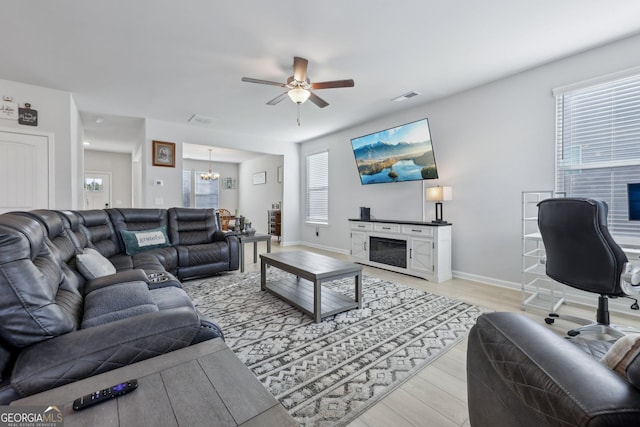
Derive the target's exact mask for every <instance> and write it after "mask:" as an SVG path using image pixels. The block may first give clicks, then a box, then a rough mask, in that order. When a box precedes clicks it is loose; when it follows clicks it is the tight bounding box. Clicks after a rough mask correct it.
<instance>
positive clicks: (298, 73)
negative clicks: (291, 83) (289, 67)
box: [293, 56, 309, 82]
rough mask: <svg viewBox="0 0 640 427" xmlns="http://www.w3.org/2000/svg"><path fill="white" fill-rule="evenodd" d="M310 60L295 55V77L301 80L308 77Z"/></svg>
mask: <svg viewBox="0 0 640 427" xmlns="http://www.w3.org/2000/svg"><path fill="white" fill-rule="evenodd" d="M308 64H309V61H307V60H306V59H304V58H300V57H299V56H294V57H293V78H294V79H296V80H297V81H299V82H303V81H305V80H306V79H307V65H308Z"/></svg>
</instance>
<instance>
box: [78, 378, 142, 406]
mask: <svg viewBox="0 0 640 427" xmlns="http://www.w3.org/2000/svg"><path fill="white" fill-rule="evenodd" d="M136 388H138V380H129V381H127V382H124V383H120V384H116V385H114V386H111V387H109V388H105V389H104V390H98V391H95V392H93V393H91V394H87V395H86V396H82V397H79V398H77V399H76V400H74V401H73V409H74V410H75V411H80V410H82V409H85V408H88V407H89V406H93V405H96V404H98V403H101V402H104V401H107V400H109V399H113V398H116V397H118V396H122V395H123V394H125V393H129V392H130V391H133V390H135V389H136Z"/></svg>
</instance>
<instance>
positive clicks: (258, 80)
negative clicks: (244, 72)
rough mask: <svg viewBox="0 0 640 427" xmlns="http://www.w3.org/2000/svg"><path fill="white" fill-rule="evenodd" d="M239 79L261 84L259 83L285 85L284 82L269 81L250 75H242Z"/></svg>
mask: <svg viewBox="0 0 640 427" xmlns="http://www.w3.org/2000/svg"><path fill="white" fill-rule="evenodd" d="M241 80H242V81H243V82H248V83H258V84H261V85H272V86H280V87H286V85H285V84H284V83H278V82H271V81H269V80H260V79H252V78H250V77H243V78H242V79H241Z"/></svg>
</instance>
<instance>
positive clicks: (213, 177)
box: [200, 148, 220, 181]
mask: <svg viewBox="0 0 640 427" xmlns="http://www.w3.org/2000/svg"><path fill="white" fill-rule="evenodd" d="M212 150H213V149H212V148H209V172H207V173H201V174H200V179H201V180H203V181H213V180H216V179H218V178H220V174H218V173H212V172H211V166H212V165H211V151H212Z"/></svg>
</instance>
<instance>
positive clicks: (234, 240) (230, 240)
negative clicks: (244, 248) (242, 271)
mask: <svg viewBox="0 0 640 427" xmlns="http://www.w3.org/2000/svg"><path fill="white" fill-rule="evenodd" d="M218 233H220V234H222V235H223V237H224V239H223V240H225V241H226V242H227V244H228V245H229V271H233V270H237V269H238V268H240V244H239V243H238V236H236V235H235V234H234V233H223V232H222V231H216V232H215V233H214V239H215V236H216V235H218Z"/></svg>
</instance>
